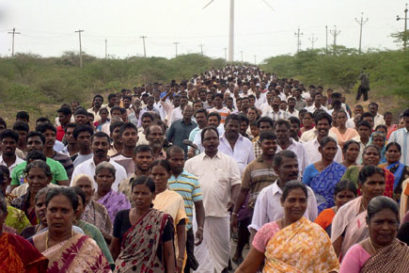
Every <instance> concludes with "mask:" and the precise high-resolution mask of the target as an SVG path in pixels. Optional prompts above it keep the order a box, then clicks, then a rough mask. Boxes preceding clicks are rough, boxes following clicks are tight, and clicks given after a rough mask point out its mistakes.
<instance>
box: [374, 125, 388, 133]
mask: <svg viewBox="0 0 409 273" xmlns="http://www.w3.org/2000/svg"><path fill="white" fill-rule="evenodd" d="M379 128H383V129H385V131H386V132H388V127H386V125H383V124H379V125H378V126H376V127H375V132H376V131H378V129H379Z"/></svg>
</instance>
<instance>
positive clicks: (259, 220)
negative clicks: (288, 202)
mask: <svg viewBox="0 0 409 273" xmlns="http://www.w3.org/2000/svg"><path fill="white" fill-rule="evenodd" d="M306 187H307V189H308V200H307V209H306V210H305V213H304V216H305V217H306V218H308V219H309V220H310V221H314V220H315V218H317V215H318V208H317V200H316V199H315V195H314V192H313V190H312V189H311V188H310V187H308V186H306ZM282 195H283V191H282V190H281V189H280V187H279V186H278V184H277V180H276V181H275V182H274V183H273V184H271V185H269V186H267V187H265V188H264V189H262V190H261V192H260V193H259V194H258V196H257V201H256V205H255V206H254V211H253V218H252V219H251V224H250V225H249V226H248V228H249V229H250V228H251V229H254V230H259V229H260V228H261V227H262V226H263V225H264V224H267V223H269V222H272V221H276V220H278V219H281V218H283V217H284V209H283V207H282V206H281V200H280V199H281V196H282Z"/></svg>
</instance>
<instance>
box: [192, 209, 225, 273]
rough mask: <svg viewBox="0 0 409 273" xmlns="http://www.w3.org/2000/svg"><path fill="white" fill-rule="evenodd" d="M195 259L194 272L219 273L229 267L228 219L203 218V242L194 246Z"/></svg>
mask: <svg viewBox="0 0 409 273" xmlns="http://www.w3.org/2000/svg"><path fill="white" fill-rule="evenodd" d="M193 223H194V225H195V224H196V221H193ZM193 229H194V230H195V229H197V227H196V226H194V227H193ZM195 257H196V259H197V261H198V262H199V267H198V269H197V270H196V271H194V272H199V273H221V272H222V271H223V269H225V268H226V267H227V266H228V265H229V259H230V217H211V216H206V217H205V224H204V228H203V242H202V243H201V244H200V245H198V246H195Z"/></svg>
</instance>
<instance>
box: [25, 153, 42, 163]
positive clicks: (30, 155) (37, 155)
mask: <svg viewBox="0 0 409 273" xmlns="http://www.w3.org/2000/svg"><path fill="white" fill-rule="evenodd" d="M26 160H27V162H31V161H34V160H42V161H44V162H45V161H46V160H47V158H46V156H45V155H44V153H43V152H42V151H31V152H29V153H28V154H27V157H26Z"/></svg>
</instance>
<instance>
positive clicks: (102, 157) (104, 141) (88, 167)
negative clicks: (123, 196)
mask: <svg viewBox="0 0 409 273" xmlns="http://www.w3.org/2000/svg"><path fill="white" fill-rule="evenodd" d="M91 149H92V152H93V154H94V155H93V157H92V158H90V159H88V160H86V161H84V162H82V163H81V164H79V165H78V166H77V167H75V169H74V172H73V173H72V178H71V184H72V182H73V180H74V179H75V177H76V176H77V175H79V174H86V175H88V176H89V177H90V178H91V179H92V181H93V183H94V187H95V189H97V188H98V185H97V183H96V182H95V181H94V176H95V169H96V167H97V165H98V164H99V163H101V162H103V161H107V162H109V163H111V164H112V165H113V166H114V167H115V169H116V172H115V181H114V183H113V184H112V189H113V190H114V191H118V185H119V182H121V181H122V180H124V179H126V178H127V175H126V171H125V169H124V167H122V166H121V165H119V164H118V163H116V162H115V161H113V160H111V159H110V158H109V157H108V155H107V153H108V149H109V136H108V135H107V134H105V133H104V132H97V133H95V134H94V135H93V136H92V145H91Z"/></svg>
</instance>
